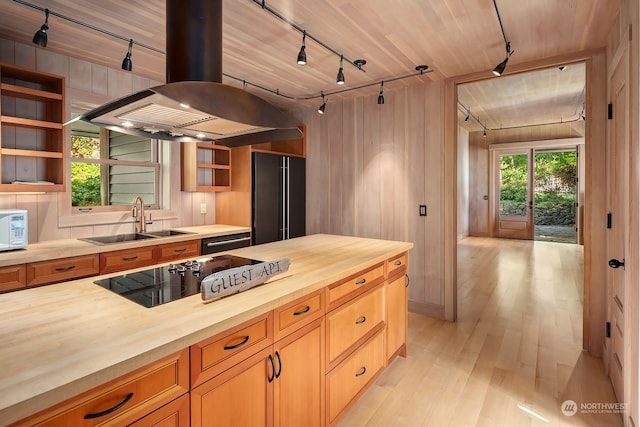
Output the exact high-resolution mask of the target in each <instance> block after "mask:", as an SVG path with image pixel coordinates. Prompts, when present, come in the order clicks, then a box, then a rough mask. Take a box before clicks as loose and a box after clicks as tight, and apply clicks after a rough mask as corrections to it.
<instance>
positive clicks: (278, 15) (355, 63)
mask: <svg viewBox="0 0 640 427" xmlns="http://www.w3.org/2000/svg"><path fill="white" fill-rule="evenodd" d="M249 1H251V3H254V4H256V5H258V6H260V7H261V8H262V9H264V10H266V11H267V12H269V13H270V14H272V15H273V16H275V17H276V18H278V19H279V20H281V21H282V22H284V23H286V24H287V25H289V26H290V27H291V28H293V29H294V30H296V31H298V32H299V33H300V34H303V35H306V38H308V39H311V40H313V41H314V42H316V43H317V44H319V45H320V46H322V47H323V48H325V49H326V50H328V51H329V52H331V53H333V54H334V55H335V56H337V57H338V58H340V57H342V58H343V59H344V61H345V62H348V63H349V64H351V65H353V66H354V67H356V68H357V69H358V70H360V71H362V72H363V73H366V72H367V71H366V70H365V69H364V68H362V66H363V65H364V64H366V62H367V61H365V60H364V59H354V60H351V59H349V58H347V57H346V56H344V55H343V54H341V53H340V52H338V51H337V50H335V49H334V48H332V47H331V46H329V45H328V44H326V43H324V42H323V41H322V40H320V39H319V38H317V37H315V36H314V35H313V34H311V33H309V31H306V30H305V29H303V28H302V27H300V26H299V25H298V24H296V23H295V22H293V21H292V20H290V19H289V18H287V17H286V16H284V15H282V14H281V13H280V12H278V11H277V10H275V9H273V8H272V7H270V6H268V5H267V2H266V1H265V0H249Z"/></svg>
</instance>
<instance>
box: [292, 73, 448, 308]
mask: <svg viewBox="0 0 640 427" xmlns="http://www.w3.org/2000/svg"><path fill="white" fill-rule="evenodd" d="M444 92H445V83H444V82H443V81H439V82H431V83H426V84H421V85H418V86H413V87H411V88H400V89H395V90H394V89H392V88H386V87H385V93H384V95H385V103H384V105H378V104H377V93H375V94H371V95H370V96H364V97H358V98H353V99H348V100H344V101H333V100H331V99H329V101H328V102H327V108H326V112H325V114H324V115H320V114H318V113H317V111H316V110H315V109H308V110H302V111H298V112H297V114H298V118H299V119H300V120H301V121H302V122H303V123H305V124H306V125H307V212H308V214H307V232H308V233H335V234H345V235H352V236H361V237H371V238H378V239H390V240H403V241H411V242H413V244H414V249H413V250H412V251H411V253H410V262H409V277H410V281H411V282H410V286H409V299H410V307H411V309H412V311H418V312H422V313H427V314H430V315H434V316H437V317H440V318H444V317H445V271H444V269H445V260H444V257H445V256H444V254H445V242H446V239H445V235H444V231H445V230H444V229H445V225H444V224H445V220H446V218H445V203H446V202H447V200H446V198H447V197H448V196H447V191H446V190H445V185H446V178H445V177H446V176H447V171H446V169H445V147H444V145H443V143H442V141H443V140H444V127H445V125H444ZM454 179H455V178H454ZM453 186H454V187H455V181H454V184H453ZM454 200H455V199H454ZM421 204H424V205H426V206H427V216H426V217H421V216H419V215H418V208H419V205H421ZM452 220H453V221H454V226H455V221H456V217H455V216H454V217H453V218H452Z"/></svg>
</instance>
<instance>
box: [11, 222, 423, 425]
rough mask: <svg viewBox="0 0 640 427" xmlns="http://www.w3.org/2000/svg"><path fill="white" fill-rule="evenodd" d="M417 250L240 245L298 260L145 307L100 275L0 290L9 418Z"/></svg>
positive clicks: (348, 242) (345, 241)
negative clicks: (230, 288) (266, 276)
mask: <svg viewBox="0 0 640 427" xmlns="http://www.w3.org/2000/svg"><path fill="white" fill-rule="evenodd" d="M163 240H164V239H163ZM34 246H35V245H34ZM412 246H413V245H412V244H411V243H407V242H392V241H384V240H373V239H364V238H356V237H345V236H334V235H325V234H316V235H312V236H306V237H300V238H297V239H291V240H286V241H281V242H275V243H269V244H265V245H258V246H252V247H248V248H242V249H236V250H233V251H230V252H229V253H232V254H235V255H239V256H244V257H248V258H254V259H258V260H263V261H268V260H275V259H278V258H285V257H288V258H290V259H291V266H290V267H289V271H287V272H286V273H284V274H282V275H281V276H276V277H275V278H273V279H272V280H271V281H269V282H267V283H265V284H264V285H261V286H257V287H255V288H253V289H250V290H248V291H246V292H243V293H240V294H236V295H233V296H229V297H227V298H223V299H221V300H218V301H214V302H212V303H209V304H204V303H203V302H202V301H201V298H200V296H199V295H194V296H190V297H187V298H183V299H181V300H178V301H173V302H170V303H167V304H163V305H160V306H157V307H154V308H145V307H142V306H141V305H138V304H137V303H135V302H132V301H129V300H128V299H126V298H123V297H121V296H119V295H117V294H115V293H112V292H111V291H109V290H107V289H104V288H102V287H100V286H98V285H95V284H94V283H93V281H94V280H95V279H96V277H92V278H87V279H80V280H74V281H70V282H65V283H59V284H55V285H49V286H43V287H39V288H32V289H26V290H22V291H18V292H10V293H6V294H0V325H2V326H1V327H0V367H1V369H0V424H2V425H4V424H8V423H11V422H14V421H18V420H20V419H22V418H24V417H26V416H28V415H30V414H32V413H35V412H37V411H40V410H42V409H45V408H48V407H50V406H52V405H54V404H56V403H59V402H61V401H63V400H66V399H68V398H70V397H73V396H75V395H77V394H79V393H82V392H84V391H87V390H89V389H91V388H93V387H96V386H99V385H101V384H104V383H106V382H107V381H109V380H111V379H113V378H115V377H118V376H120V375H123V374H126V373H128V372H131V371H133V370H135V369H137V368H140V367H142V366H144V365H146V364H148V363H150V362H153V361H155V360H158V359H160V358H162V357H165V356H168V355H170V354H172V353H175V352H177V351H180V350H182V349H184V348H186V347H188V346H190V345H192V344H195V343H197V342H199V341H201V340H203V339H205V338H208V337H211V336H212V335H215V334H217V333H219V332H222V331H224V330H226V329H229V328H231V327H233V326H235V325H238V324H240V323H242V322H244V321H246V320H249V319H251V318H253V317H255V316H258V315H260V314H263V313H266V312H268V311H270V310H273V309H274V308H277V307H279V306H281V305H283V304H286V303H288V302H290V301H293V300H294V299H297V298H299V297H301V296H303V295H306V294H308V293H311V292H313V291H316V290H318V289H321V288H323V287H325V286H327V285H329V284H331V283H333V282H335V281H337V280H340V279H342V278H345V277H348V276H350V275H352V274H355V273H357V272H358V271H359V270H362V269H363V268H366V267H368V266H370V265H373V264H376V263H378V262H381V261H384V260H386V259H388V258H390V257H392V256H394V255H397V254H400V253H402V252H405V251H408V250H409V249H411V248H412ZM65 252H66V251H65ZM139 270H144V268H141V269H139ZM131 271H135V270H131ZM117 275H118V274H111V275H109V276H117ZM109 276H101V277H109Z"/></svg>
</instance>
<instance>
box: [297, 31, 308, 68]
mask: <svg viewBox="0 0 640 427" xmlns="http://www.w3.org/2000/svg"><path fill="white" fill-rule="evenodd" d="M306 38H307V31H306V30H304V31H302V46H301V47H300V52H299V53H298V65H306V63H307V53H306V52H305V49H306V45H305V40H306Z"/></svg>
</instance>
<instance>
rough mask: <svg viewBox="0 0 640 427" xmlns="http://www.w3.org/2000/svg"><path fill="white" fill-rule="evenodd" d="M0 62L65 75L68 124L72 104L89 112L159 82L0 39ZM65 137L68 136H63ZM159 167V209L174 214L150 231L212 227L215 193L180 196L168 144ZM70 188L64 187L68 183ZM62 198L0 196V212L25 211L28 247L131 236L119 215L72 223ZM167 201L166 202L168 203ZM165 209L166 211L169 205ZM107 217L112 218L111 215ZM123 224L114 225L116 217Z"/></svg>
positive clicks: (175, 152) (176, 152)
mask: <svg viewBox="0 0 640 427" xmlns="http://www.w3.org/2000/svg"><path fill="white" fill-rule="evenodd" d="M0 61H1V62H5V63H8V64H15V65H19V66H22V67H27V68H32V69H35V70H39V71H45V72H49V73H54V74H58V75H62V76H65V78H66V84H67V107H66V110H67V111H66V114H67V116H68V117H67V118H66V120H68V119H69V118H70V114H71V112H72V108H71V106H72V105H76V106H79V107H84V108H85V109H89V108H93V107H95V106H98V105H100V104H102V103H105V102H107V101H108V100H110V99H115V98H118V97H122V96H125V95H129V94H131V93H133V92H137V91H139V90H143V89H146V88H148V87H151V86H156V85H158V84H159V83H160V82H156V81H152V80H150V79H147V78H143V77H139V76H136V75H135V74H133V73H130V72H126V71H123V70H119V69H113V68H107V67H104V66H101V65H96V64H92V63H89V62H87V61H82V60H78V59H75V58H71V57H68V56H64V55H59V54H56V53H53V52H51V51H48V50H46V49H42V48H40V47H37V46H35V45H26V44H22V43H17V42H14V41H11V40H6V39H2V38H0ZM66 137H67V138H70V134H69V132H68V131H67V135H66ZM165 152H166V154H168V156H165V158H164V159H163V160H164V166H163V167H165V168H166V169H167V170H169V173H168V174H166V175H165V176H164V177H163V188H164V193H165V197H164V199H165V201H164V203H165V205H166V206H168V207H170V208H171V210H172V211H173V212H175V213H176V214H175V215H174V216H173V217H172V218H170V219H169V218H168V219H166V220H164V221H163V220H159V219H158V218H159V215H156V214H154V216H155V217H156V219H155V220H154V224H153V225H152V226H150V229H153V230H156V229H162V228H170V227H180V226H190V225H203V224H213V223H215V194H214V193H187V192H181V191H180V161H179V159H180V146H179V145H178V143H175V142H172V143H168V145H167V146H166V150H165ZM68 186H69V188H70V183H68ZM61 201H62V197H61V196H60V195H58V194H56V193H45V194H19V195H16V194H0V209H26V210H27V211H28V216H29V243H36V242H41V241H46V240H57V239H68V238H78V237H89V236H93V235H103V234H113V233H126V232H131V231H133V227H134V226H133V221H128V219H130V218H128V216H127V215H125V216H122V215H120V216H119V217H118V218H117V219H116V220H112V221H111V223H102V224H100V225H91V224H86V221H84V222H83V223H82V224H80V223H79V221H78V224H76V219H74V218H72V217H71V216H70V215H69V212H70V207H68V208H65V206H62V202H61ZM169 201H170V203H169ZM202 203H204V204H206V205H207V214H205V215H203V214H201V213H200V205H201V204H202ZM169 205H170V206H169ZM112 216H113V215H112ZM120 217H122V218H123V219H122V220H120V219H119V218H120Z"/></svg>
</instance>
